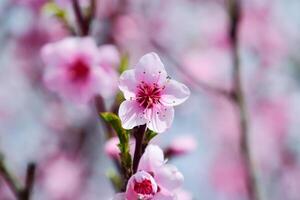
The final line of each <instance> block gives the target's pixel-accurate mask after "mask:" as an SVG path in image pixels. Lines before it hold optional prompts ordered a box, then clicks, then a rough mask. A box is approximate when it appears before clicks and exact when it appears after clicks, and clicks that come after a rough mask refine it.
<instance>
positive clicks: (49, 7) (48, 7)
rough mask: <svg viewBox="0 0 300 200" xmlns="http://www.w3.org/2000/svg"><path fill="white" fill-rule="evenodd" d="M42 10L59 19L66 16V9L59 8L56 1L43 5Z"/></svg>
mask: <svg viewBox="0 0 300 200" xmlns="http://www.w3.org/2000/svg"><path fill="white" fill-rule="evenodd" d="M43 11H44V12H45V13H46V14H50V15H54V16H56V17H57V18H59V19H63V20H65V19H66V17H67V13H66V11H65V10H63V9H61V8H60V7H59V6H58V5H57V4H56V3H54V2H52V1H51V2H49V3H46V4H45V5H44V7H43Z"/></svg>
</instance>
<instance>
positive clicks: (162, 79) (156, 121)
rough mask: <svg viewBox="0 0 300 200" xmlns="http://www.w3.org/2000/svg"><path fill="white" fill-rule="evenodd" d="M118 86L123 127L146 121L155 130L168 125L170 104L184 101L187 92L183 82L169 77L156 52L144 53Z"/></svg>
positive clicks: (165, 127)
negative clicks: (122, 94)
mask: <svg viewBox="0 0 300 200" xmlns="http://www.w3.org/2000/svg"><path fill="white" fill-rule="evenodd" d="M119 88H120V90H121V91H122V92H123V93H124V97H125V99H126V100H125V101H124V102H123V103H122V104H121V105H120V108H119V116H120V119H121V121H122V126H123V128H125V129H132V128H133V127H135V126H138V125H143V124H147V127H148V128H149V129H150V130H153V131H155V132H158V133H161V132H164V131H165V130H166V129H167V128H169V127H170V126H171V124H172V121H173V118H174V108H173V106H177V105H179V104H181V103H183V102H184V101H185V100H187V98H188V97H189V95H190V91H189V89H188V88H187V87H186V86H185V85H184V84H182V83H179V82H177V81H175V80H172V79H171V78H169V76H168V75H167V72H166V71H165V68H164V65H163V63H162V62H161V60H160V58H159V57H158V55H157V54H156V53H148V54H146V55H144V56H143V57H142V58H141V59H140V61H139V62H138V64H137V65H136V67H135V69H131V70H127V71H125V72H124V73H123V74H122V75H121V77H120V82H119Z"/></svg>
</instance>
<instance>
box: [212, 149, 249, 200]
mask: <svg viewBox="0 0 300 200" xmlns="http://www.w3.org/2000/svg"><path fill="white" fill-rule="evenodd" d="M211 175H212V177H211V178H212V184H213V185H214V186H215V187H216V189H217V190H218V191H220V192H222V193H224V194H226V195H229V196H231V197H233V196H239V195H243V194H246V191H247V190H246V181H247V180H246V170H245V166H244V164H243V162H242V161H241V160H240V159H238V157H234V156H233V155H230V152H225V153H224V152H222V153H221V154H220V155H218V156H217V157H216V159H215V160H214V162H213V166H212V171H211Z"/></svg>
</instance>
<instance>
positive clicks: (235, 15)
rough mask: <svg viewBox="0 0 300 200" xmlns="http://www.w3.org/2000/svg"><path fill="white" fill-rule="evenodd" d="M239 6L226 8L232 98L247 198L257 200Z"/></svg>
mask: <svg viewBox="0 0 300 200" xmlns="http://www.w3.org/2000/svg"><path fill="white" fill-rule="evenodd" d="M240 6H241V5H240V0H228V10H229V15H230V19H231V26H230V30H229V31H230V32H229V36H230V41H231V44H232V58H233V82H234V86H235V90H234V95H233V98H232V100H233V102H234V103H235V104H236V105H237V107H238V109H239V116H240V132H241V139H240V144H239V145H240V151H241V153H242V156H243V160H244V163H245V167H246V171H247V177H246V180H247V191H248V195H249V199H251V200H259V199H260V198H259V197H260V195H259V187H258V183H257V178H256V173H255V168H254V165H253V161H252V157H251V150H250V140H249V121H248V118H247V108H246V99H245V94H244V91H243V88H242V74H241V66H240V60H239V55H238V25H239V21H240V12H241V7H240Z"/></svg>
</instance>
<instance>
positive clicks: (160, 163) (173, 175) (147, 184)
mask: <svg viewBox="0 0 300 200" xmlns="http://www.w3.org/2000/svg"><path fill="white" fill-rule="evenodd" d="M182 182H183V175H182V174H181V173H180V172H179V171H178V170H177V168H176V167H175V166H172V165H169V164H166V162H165V160H164V155H163V151H162V150H161V149H160V148H159V147H158V146H156V145H149V146H148V147H147V149H146V151H145V153H144V154H143V156H142V158H141V160H140V163H139V167H138V172H137V173H136V174H134V175H133V176H132V177H131V178H130V179H129V181H128V184H127V188H126V192H125V195H123V196H122V194H118V198H119V199H124V200H136V199H145V200H173V199H176V192H177V190H178V189H179V188H180V186H181V184H182ZM118 198H115V199H118Z"/></svg>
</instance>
